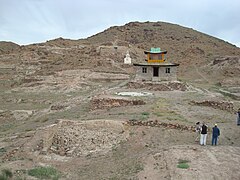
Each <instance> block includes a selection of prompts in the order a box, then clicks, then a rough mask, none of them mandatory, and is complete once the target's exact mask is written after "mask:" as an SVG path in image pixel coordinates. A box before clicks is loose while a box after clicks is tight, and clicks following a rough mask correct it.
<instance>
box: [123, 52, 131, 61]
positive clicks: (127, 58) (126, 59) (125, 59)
mask: <svg viewBox="0 0 240 180" xmlns="http://www.w3.org/2000/svg"><path fill="white" fill-rule="evenodd" d="M131 63H132V59H131V57H130V54H129V51H127V54H126V57H125V58H124V64H131Z"/></svg>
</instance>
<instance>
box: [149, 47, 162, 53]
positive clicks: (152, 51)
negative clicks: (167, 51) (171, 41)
mask: <svg viewBox="0 0 240 180" xmlns="http://www.w3.org/2000/svg"><path fill="white" fill-rule="evenodd" d="M150 52H151V53H160V52H161V49H160V48H151V50H150Z"/></svg>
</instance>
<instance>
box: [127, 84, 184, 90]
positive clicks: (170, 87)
mask: <svg viewBox="0 0 240 180" xmlns="http://www.w3.org/2000/svg"><path fill="white" fill-rule="evenodd" d="M128 88H135V89H139V88H144V89H148V90H153V91H174V90H179V91H187V89H188V86H187V85H186V84H183V83H181V82H165V83H152V82H129V83H128Z"/></svg>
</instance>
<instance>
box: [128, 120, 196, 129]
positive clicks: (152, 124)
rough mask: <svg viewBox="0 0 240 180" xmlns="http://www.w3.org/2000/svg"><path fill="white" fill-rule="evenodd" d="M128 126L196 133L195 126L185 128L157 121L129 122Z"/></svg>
mask: <svg viewBox="0 0 240 180" xmlns="http://www.w3.org/2000/svg"><path fill="white" fill-rule="evenodd" d="M127 124H128V125H130V126H150V127H165V128H169V129H178V130H186V131H193V132H194V131H195V127H194V126H185V125H181V124H178V123H176V124H172V123H165V122H159V121H157V120H155V121H136V120H129V121H127Z"/></svg>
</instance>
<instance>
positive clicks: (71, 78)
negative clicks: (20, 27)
mask: <svg viewBox="0 0 240 180" xmlns="http://www.w3.org/2000/svg"><path fill="white" fill-rule="evenodd" d="M151 47H161V48H162V49H165V50H167V51H168V54H167V59H168V60H169V61H172V62H178V63H180V67H179V73H178V80H179V81H173V82H167V81H163V82H158V83H151V82H136V81H135V69H134V67H133V66H132V65H124V64H123V58H124V57H125V55H126V52H127V51H129V52H130V55H131V58H132V61H133V62H140V61H144V60H145V55H144V53H143V51H144V50H148V49H149V48H151ZM0 49H1V51H0V179H1V177H3V178H5V177H6V178H7V175H9V176H10V175H11V176H13V177H12V178H13V179H36V178H41V179H42V178H48V179H59V178H60V179H87V180H89V179H184V180H185V179H210V180H214V179H239V177H240V172H239V171H238V167H239V165H240V151H239V148H240V141H239V138H240V134H239V126H237V125H236V114H235V111H236V110H237V109H238V108H239V107H240V101H239V99H240V86H239V85H240V82H239V79H240V77H239V76H240V74H239V70H240V69H239V68H240V66H239V63H240V60H239V57H240V54H239V48H237V47H235V46H233V45H231V44H229V43H227V42H224V41H222V40H220V39H217V38H214V37H211V36H209V35H206V34H203V33H200V32H197V31H195V30H193V29H189V28H185V27H181V26H179V25H174V24H169V23H163V22H146V23H140V22H132V23H128V24H126V25H124V26H118V27H111V28H109V29H107V30H105V31H103V32H101V33H98V34H96V35H94V36H92V37H89V38H86V39H79V40H70V39H63V38H57V39H54V40H49V41H47V42H44V43H38V44H30V45H26V46H19V45H16V44H14V43H11V42H0ZM203 121H205V123H206V124H207V125H208V134H209V135H208V136H207V145H206V146H200V145H199V139H198V138H197V136H199V134H196V132H195V131H194V125H195V123H196V122H203ZM215 123H217V124H218V127H219V128H220V131H221V135H220V138H219V141H218V146H210V145H211V133H212V132H211V130H212V126H213V125H214V124H215ZM184 168H186V169H184ZM60 176H61V177H60Z"/></svg>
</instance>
